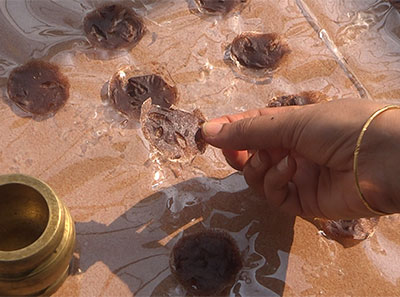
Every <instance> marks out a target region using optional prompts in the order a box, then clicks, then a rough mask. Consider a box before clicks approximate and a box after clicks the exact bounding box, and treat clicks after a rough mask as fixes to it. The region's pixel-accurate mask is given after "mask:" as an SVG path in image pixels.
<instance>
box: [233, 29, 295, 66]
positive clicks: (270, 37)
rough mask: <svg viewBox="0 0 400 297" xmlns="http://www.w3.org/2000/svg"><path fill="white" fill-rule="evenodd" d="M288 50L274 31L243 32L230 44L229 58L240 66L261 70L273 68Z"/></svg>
mask: <svg viewBox="0 0 400 297" xmlns="http://www.w3.org/2000/svg"><path fill="white" fill-rule="evenodd" d="M288 52H289V49H288V48H287V46H286V45H284V44H282V43H281V42H280V41H279V39H278V35H277V34H275V33H269V34H261V33H243V34H241V35H239V36H238V37H236V38H235V39H234V40H233V42H232V44H231V58H232V59H233V60H234V61H237V62H238V63H239V64H240V65H241V66H244V67H247V68H250V69H255V70H261V69H267V70H274V69H276V68H277V67H278V65H279V63H280V61H281V59H282V58H283V56H284V55H286V54H287V53H288Z"/></svg>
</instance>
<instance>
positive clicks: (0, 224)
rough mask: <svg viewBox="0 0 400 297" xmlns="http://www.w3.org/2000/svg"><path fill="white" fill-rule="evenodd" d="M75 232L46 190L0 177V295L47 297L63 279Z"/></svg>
mask: <svg viewBox="0 0 400 297" xmlns="http://www.w3.org/2000/svg"><path fill="white" fill-rule="evenodd" d="M74 247H75V227H74V223H73V221H72V218H71V216H70V214H69V212H68V210H67V209H66V208H65V206H64V205H63V203H62V202H61V201H60V200H59V199H58V198H57V196H56V194H55V193H54V192H53V191H52V189H51V188H50V187H49V186H48V185H46V184H45V183H43V182H42V181H40V180H38V179H36V178H33V177H31V176H27V175H22V174H11V175H2V176H0V296H29V295H35V296H37V295H50V294H52V293H53V292H55V291H56V290H57V288H58V287H59V286H60V285H61V284H62V283H63V281H64V280H65V278H66V276H67V275H68V268H69V265H70V261H71V258H72V253H73V250H74Z"/></svg>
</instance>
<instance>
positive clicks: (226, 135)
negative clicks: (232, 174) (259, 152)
mask: <svg viewBox="0 0 400 297" xmlns="http://www.w3.org/2000/svg"><path fill="white" fill-rule="evenodd" d="M301 118H303V117H302V112H301V110H300V109H297V110H293V109H292V110H288V111H287V112H280V113H273V112H271V114H264V115H261V116H257V117H250V118H245V119H241V120H238V121H235V122H233V123H218V122H206V123H205V124H204V125H203V128H202V133H203V137H204V139H205V140H206V141H207V142H208V143H210V144H211V145H213V146H216V147H219V148H224V149H231V150H248V149H268V148H282V149H292V148H294V144H295V143H296V139H297V137H298V135H300V133H298V132H299V131H301V130H302V126H303V125H301V122H302V120H301Z"/></svg>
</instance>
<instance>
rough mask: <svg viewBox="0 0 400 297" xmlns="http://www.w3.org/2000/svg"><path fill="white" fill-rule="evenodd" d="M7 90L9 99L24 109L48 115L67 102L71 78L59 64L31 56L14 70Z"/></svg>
mask: <svg viewBox="0 0 400 297" xmlns="http://www.w3.org/2000/svg"><path fill="white" fill-rule="evenodd" d="M7 91H8V97H9V98H10V100H11V101H13V102H14V103H15V104H16V105H17V106H18V107H20V108H21V109H22V110H24V111H26V112H30V113H32V114H34V115H47V114H51V113H55V112H57V111H58V110H59V109H60V108H61V107H63V106H64V104H65V102H66V101H67V99H68V96H69V82H68V79H67V78H66V77H65V76H64V75H62V74H61V72H60V71H59V69H58V67H57V66H56V65H53V64H51V63H48V62H44V61H40V60H32V61H30V62H28V63H26V64H25V65H22V66H20V67H18V68H16V69H14V70H13V71H12V72H11V74H10V76H9V78H8V83H7Z"/></svg>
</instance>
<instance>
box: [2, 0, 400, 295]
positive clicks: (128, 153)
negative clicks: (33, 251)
mask: <svg viewBox="0 0 400 297" xmlns="http://www.w3.org/2000/svg"><path fill="white" fill-rule="evenodd" d="M350 2H351V3H352V5H353V6H348V5H350V4H345V3H350ZM350 2H349V1H347V2H345V1H323V2H322V1H320V2H318V1H305V2H303V1H294V0H285V1H272V0H271V1H266V0H251V1H249V3H248V4H247V5H245V7H244V8H243V9H242V10H241V11H236V12H233V13H231V14H229V15H227V16H225V17H218V16H204V15H200V14H198V13H193V12H191V11H190V9H192V8H193V2H192V1H183V0H174V1H173V0H165V1H155V0H152V1H150V0H141V1H134V2H127V3H129V4H130V5H132V6H133V8H134V9H135V11H136V12H137V13H138V14H139V15H141V16H142V17H143V19H144V22H145V25H146V27H147V30H148V32H147V33H146V35H145V36H144V38H143V39H142V40H141V42H140V43H139V44H138V45H137V46H136V47H135V48H133V49H132V50H130V51H128V52H126V51H119V52H114V53H111V54H110V53H106V52H102V51H95V50H93V49H92V48H91V47H90V45H88V44H87V42H86V39H85V37H84V35H83V31H82V19H83V17H84V16H85V14H86V13H87V12H89V11H91V10H92V9H93V8H94V7H96V6H97V5H98V4H99V3H102V2H101V1H98V2H95V1H83V0H82V1H47V0H39V1H22V0H21V1H5V0H3V1H0V9H1V14H2V15H1V17H0V27H1V32H2V35H3V36H8V40H7V42H4V41H3V42H1V43H0V56H1V60H0V83H1V96H2V99H3V100H1V101H0V123H1V125H0V135H1V142H0V168H1V171H2V173H15V172H21V173H26V174H31V175H34V176H36V177H39V178H41V179H43V180H44V181H46V182H47V183H48V184H49V185H50V186H51V187H52V188H53V189H54V190H55V191H56V192H57V194H58V195H59V197H60V198H62V199H63V200H64V202H65V204H66V205H67V206H68V207H69V209H70V210H71V214H72V216H73V218H74V220H75V222H76V227H77V233H78V235H77V240H78V246H77V251H76V253H75V259H74V261H73V265H72V270H71V273H72V275H71V276H70V277H69V278H68V279H67V281H66V282H65V283H64V285H63V286H62V287H61V288H60V290H59V291H58V292H57V293H56V294H55V295H56V296H66V295H68V296H117V295H121V296H129V295H134V296H184V295H185V292H184V291H183V289H182V287H180V286H179V284H178V283H177V282H176V281H175V280H174V278H173V277H172V276H171V273H170V271H169V266H168V265H169V252H170V251H171V248H172V247H173V245H174V243H175V242H176V241H177V240H178V239H179V238H180V237H181V236H182V232H181V231H183V230H185V231H184V232H194V231H201V230H204V229H205V228H218V229H222V230H225V231H226V232H228V233H229V234H230V235H232V237H233V238H234V239H235V240H236V241H237V243H238V246H239V249H240V251H241V253H242V255H243V261H244V268H243V270H242V271H241V273H240V274H239V276H238V280H237V282H236V284H235V285H234V286H233V288H232V290H231V293H230V295H231V296H279V295H284V296H310V295H323V296H337V295H341V296H344V295H346V294H347V295H351V296H354V295H362V296H384V295H385V296H388V295H396V292H398V287H399V280H400V270H399V267H400V265H399V264H400V263H399V261H398V257H399V254H400V241H399V238H398V236H397V235H396V234H397V226H398V224H399V222H400V218H399V217H398V216H391V217H386V218H383V219H382V220H381V222H380V225H379V228H378V231H377V232H376V234H375V236H374V237H373V238H371V239H370V240H368V241H365V242H363V243H361V244H359V245H357V246H355V247H352V248H348V249H344V248H343V247H342V246H340V245H339V244H337V243H336V242H333V241H330V240H328V239H326V238H324V237H323V236H322V235H321V234H319V233H318V232H317V229H316V228H315V227H314V226H313V225H311V224H310V223H308V222H306V221H304V220H302V219H299V218H297V219H295V218H292V217H288V216H285V215H283V214H279V213H276V212H275V211H272V210H270V209H269V208H268V207H267V205H266V204H265V202H264V201H263V200H262V199H260V198H259V197H257V196H255V195H254V194H253V193H252V192H251V191H250V190H249V189H247V186H246V184H245V182H244V180H243V177H242V176H241V175H240V174H238V173H234V171H233V170H232V169H230V168H229V166H228V165H227V164H226V163H225V161H224V159H223V157H222V155H221V153H220V152H219V151H218V150H215V149H212V148H208V149H207V151H206V153H205V154H204V155H201V156H197V157H196V158H195V159H194V160H193V161H192V162H191V163H190V164H185V165H184V166H180V165H179V164H161V163H159V162H157V161H156V160H154V158H152V156H151V154H150V152H149V150H148V146H147V145H146V142H145V141H144V138H143V136H142V134H141V132H140V129H139V128H140V127H139V124H138V123H137V122H135V121H132V120H131V121H127V120H126V118H124V117H123V116H121V115H120V114H118V113H117V112H115V110H114V109H113V108H112V106H110V104H109V102H108V100H107V98H106V96H105V93H106V91H107V81H108V80H109V79H110V77H111V76H112V75H113V74H114V73H115V72H116V71H118V69H121V68H122V67H125V66H136V67H137V69H138V71H139V72H140V71H141V70H142V72H143V73H148V72H149V71H151V72H156V73H158V74H160V75H163V76H168V77H170V78H171V79H172V80H173V82H174V83H175V85H176V87H177V89H178V93H179V97H180V101H179V103H178V104H177V106H178V107H179V108H181V109H183V110H187V111H193V110H194V109H195V108H199V109H200V110H201V111H202V112H203V113H204V114H205V116H206V117H208V118H212V117H216V116H220V115H223V114H226V113H233V112H238V111H243V110H246V109H249V108H257V107H263V106H265V105H266V104H267V103H268V102H269V100H270V99H271V98H272V97H274V96H280V95H286V94H292V93H300V92H302V91H310V90H311V91H319V92H322V93H324V94H326V95H328V96H329V97H331V98H332V99H334V100H339V99H345V98H354V97H361V96H364V97H370V98H371V99H372V98H375V95H376V98H375V99H381V98H384V97H385V98H386V96H387V97H390V98H397V99H400V98H399V96H398V95H396V94H398V93H396V92H397V85H399V84H395V83H393V82H394V81H396V80H398V77H399V76H398V75H397V74H398V72H397V69H396V66H395V65H396V64H395V62H396V61H397V60H396V59H398V55H397V52H398V48H400V45H399V44H398V43H397V46H398V48H397V47H396V46H395V45H396V43H395V42H392V41H390V42H392V43H390V44H391V47H390V49H391V50H386V51H384V52H382V53H381V52H380V53H381V54H380V55H379V56H374V60H368V59H367V60H363V59H362V55H353V54H352V52H353V51H355V49H354V48H353V47H355V46H357V48H358V51H361V50H365V49H366V48H369V47H371V49H372V50H374V47H378V46H379V40H380V38H382V39H385V38H386V37H387V36H388V35H386V33H385V32H386V31H385V30H383V31H382V30H378V31H377V32H379V34H378V33H377V34H378V35H374V36H375V37H376V38H375V39H372V41H371V38H368V37H367V36H370V35H368V34H373V32H374V28H376V27H374V26H370V27H368V28H367V29H363V31H362V33H359V34H358V35H357V36H358V38H359V39H357V38H356V39H354V38H353V39H352V38H350V37H346V38H347V39H344V40H345V41H346V42H342V44H341V43H340V42H339V41H340V40H342V39H340V38H341V36H342V35H340V34H337V35H338V39H337V40H336V39H335V37H332V36H336V35H335V34H336V32H339V31H340V30H341V31H340V32H347V31H346V28H345V26H349V23H351V22H354V20H357V19H354V18H351V17H348V19H346V21H345V22H344V23H341V22H338V20H340V18H341V17H343V15H346V11H350V12H352V13H354V15H357V13H361V11H364V10H368V9H375V8H374V7H375V6H376V7H380V6H379V5H381V6H384V7H387V6H388V5H387V4H377V2H376V1H375V2H374V1H350ZM356 2H357V3H358V5H356V4H355V3H356ZM361 2H362V4H360V3H361ZM385 3H386V2H385ZM371 7H372V8H371ZM333 8H335V9H333ZM396 13H397V12H396V11H394V10H390V12H389V8H388V12H387V13H384V12H382V11H380V10H379V11H378V12H377V14H378V16H379V17H380V18H384V19H386V18H389V17H393V15H396ZM381 22H383V21H381ZM388 23H390V24H391V22H389V21H387V22H385V23H382V26H387V24H388ZM315 24H319V25H317V26H316V25H315ZM376 24H378V23H376ZM376 26H378V25H376ZM350 27H351V26H350ZM350 27H348V28H350ZM318 28H319V29H318ZM351 28H352V27H351ZM385 28H386V27H385ZM320 29H321V30H322V29H324V31H321V30H320ZM245 31H258V32H276V33H278V34H279V35H280V36H281V37H282V38H283V39H285V41H286V42H287V44H288V46H289V47H290V49H291V53H290V55H289V56H288V58H287V60H286V61H285V63H283V64H282V65H281V66H280V67H279V68H278V69H277V70H276V71H275V72H274V73H273V76H272V79H270V80H266V81H254V79H252V78H248V77H246V76H243V75H242V74H241V73H238V72H237V71H236V70H235V69H233V68H232V67H231V66H230V65H228V64H227V63H225V62H224V60H223V58H224V55H225V50H226V47H227V46H228V45H229V43H230V42H231V41H232V40H233V39H234V38H235V37H236V36H237V34H240V33H242V32H245ZM325 34H326V35H325ZM332 34H333V35H332ZM346 34H347V33H346ZM321 37H322V38H321ZM359 40H363V42H362V43H360V42H359ZM386 48H387V47H385V49H386ZM31 58H40V59H44V60H48V61H51V62H53V63H55V64H57V65H59V66H60V69H61V70H62V72H63V73H64V74H65V75H66V76H67V77H68V78H69V81H70V84H71V89H70V98H69V100H68V102H67V104H66V105H65V107H64V108H63V109H61V110H60V111H59V112H58V113H57V114H56V115H55V116H54V117H50V118H46V119H37V118H36V119H32V118H29V117H25V116H26V115H24V114H23V113H21V111H18V110H16V108H15V106H13V105H12V104H10V103H9V102H8V100H7V96H6V79H7V77H8V74H9V73H10V71H11V70H12V69H13V67H16V66H18V65H20V64H23V63H25V62H26V61H28V60H29V59H31ZM370 61H375V62H373V63H372V62H371V63H370ZM382 65H386V68H384V69H382V68H381V67H383V66H382ZM374 67H379V69H380V71H379V73H380V74H381V76H379V77H378V76H377V75H378V74H377V73H378V72H377V71H374V69H376V68H374ZM365 68H366V69H367V70H365ZM363 73H364V74H363ZM378 78H379V79H380V80H379V79H378ZM378 81H381V82H382V84H383V85H384V86H385V87H384V88H383V87H382V85H380V84H378ZM363 90H365V92H363ZM382 90H385V92H388V93H387V94H388V95H386V94H382V93H381V92H382ZM396 96H397V97H396ZM366 100H367V99H366ZM360 275H362V280H360Z"/></svg>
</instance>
